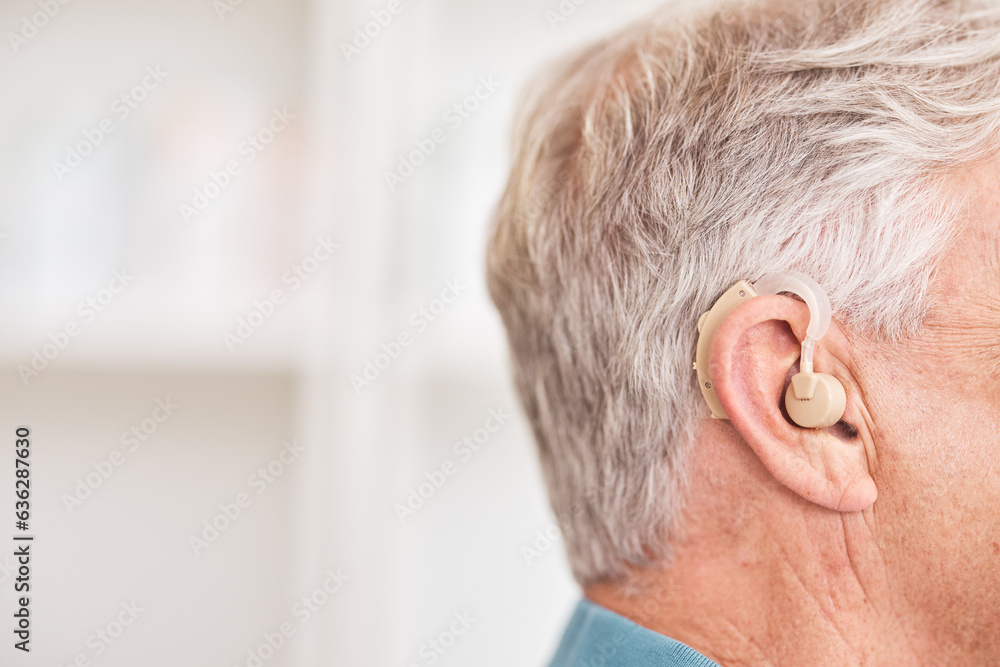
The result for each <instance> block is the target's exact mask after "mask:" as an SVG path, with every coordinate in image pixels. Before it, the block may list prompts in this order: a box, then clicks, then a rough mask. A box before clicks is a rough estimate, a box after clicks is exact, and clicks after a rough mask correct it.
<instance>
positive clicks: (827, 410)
mask: <svg viewBox="0 0 1000 667" xmlns="http://www.w3.org/2000/svg"><path fill="white" fill-rule="evenodd" d="M781 292H791V293H793V294H797V295H798V296H800V297H802V300H803V301H805V302H806V305H807V306H809V327H808V328H807V329H806V337H805V338H804V339H803V340H802V356H801V358H800V359H799V372H798V373H796V374H795V375H793V376H792V382H791V384H789V385H788V390H787V391H786V392H785V410H787V411H788V416H789V417H790V418H791V419H792V421H793V422H795V423H796V424H798V425H799V426H802V427H804V428H827V427H828V426H833V425H834V424H836V423H837V422H838V421H840V418H841V417H842V416H843V415H844V409H845V408H846V406H847V394H846V393H845V392H844V386H843V385H842V384H840V381H839V380H837V379H836V378H835V377H833V376H832V375H827V374H826V373H814V372H813V353H814V352H815V350H816V341H818V340H819V339H820V338H822V337H823V334H825V333H826V330H827V329H828V328H829V327H830V315H831V309H830V300H829V299H827V298H826V293H825V292H823V289H822V288H821V287H820V286H819V285H818V284H816V281H814V280H813V279H812V278H810V277H809V276H807V275H805V274H803V273H799V272H798V271H783V272H781V273H776V274H773V275H769V276H764V277H763V278H761V279H760V280H758V281H757V282H756V283H754V284H753V285H751V284H750V283H749V282H747V281H746V280H741V281H739V282H738V283H736V284H735V285H733V286H732V287H730V288H729V289H728V290H726V293H725V294H723V295H722V296H721V297H719V300H718V301H716V302H715V305H714V306H712V309H711V310H709V311H708V312H707V313H704V314H702V316H701V318H700V319H699V320H698V352H697V357H696V361H695V363H694V369H695V370H696V371H698V384H699V386H700V387H701V393H702V394H703V395H704V396H705V401H706V402H707V403H708V407H709V408H711V409H712V417H713V418H715V419H729V415H727V414H726V411H725V410H724V409H723V407H722V404H721V403H719V398H718V397H717V396H716V395H715V390H714V389H713V388H712V379H711V378H710V377H709V375H708V369H709V355H710V353H711V350H712V339H713V338H714V337H715V332H716V331H717V330H718V328H719V325H720V324H722V321H723V320H724V319H726V316H727V315H729V313H731V312H732V311H733V309H735V308H736V306H738V305H740V304H741V303H743V302H744V301H746V300H747V299H751V298H753V297H755V296H757V295H759V294H780V293H781Z"/></svg>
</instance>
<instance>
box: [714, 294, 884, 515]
mask: <svg viewBox="0 0 1000 667" xmlns="http://www.w3.org/2000/svg"><path fill="white" fill-rule="evenodd" d="M808 324H809V310H808V308H807V307H806V305H805V304H804V303H802V302H801V301H797V300H795V299H792V298H789V297H784V296H772V295H762V296H758V297H754V298H752V299H750V300H748V301H746V302H745V303H742V304H740V305H739V306H738V307H737V308H736V309H735V310H733V311H732V312H731V313H730V314H729V315H728V316H727V317H726V318H725V320H724V321H723V322H722V323H721V324H720V325H719V327H718V329H717V330H716V332H715V336H714V340H713V341H712V346H711V367H710V375H711V379H712V383H713V386H714V390H715V393H716V395H717V397H718V400H719V402H720V403H721V405H722V407H723V408H724V409H725V411H726V413H727V414H728V416H729V419H730V421H731V423H732V426H733V428H735V429H736V431H737V432H738V433H739V434H740V436H741V437H742V439H743V440H744V441H745V442H746V443H747V444H748V445H749V446H750V448H751V449H752V450H753V451H754V453H755V454H756V455H757V457H758V458H759V459H760V461H761V463H762V464H763V465H764V467H765V468H766V469H767V470H768V472H769V473H770V474H771V475H772V476H773V477H774V478H775V479H777V480H778V481H779V482H781V483H782V484H783V485H784V486H786V487H787V488H788V489H790V490H791V491H793V492H795V493H797V494H798V495H800V496H801V497H803V498H805V499H806V500H809V501H810V502H813V503H816V504H817V505H821V506H823V507H826V508H829V509H832V510H837V511H841V512H855V511H860V510H863V509H866V508H867V507H869V506H871V504H872V503H874V502H875V498H876V496H877V491H876V488H875V482H874V480H873V479H872V477H871V475H870V473H869V470H868V460H867V456H866V454H865V450H864V447H863V446H862V445H861V444H860V443H857V442H844V441H843V440H842V439H841V438H839V437H837V436H836V435H834V434H832V433H831V432H828V431H826V430H823V429H807V428H801V427H799V426H796V425H795V424H792V423H789V421H788V420H787V419H786V418H785V416H784V414H783V413H782V410H781V407H782V402H783V400H784V395H785V391H786V389H785V384H786V379H787V377H788V372H789V369H791V368H792V367H793V366H794V365H795V363H796V361H797V360H798V359H799V354H800V351H801V344H800V341H801V340H802V338H803V337H804V336H805V332H806V328H807V326H808ZM818 359H820V360H821V362H822V367H820V368H818V369H817V370H825V371H827V372H828V373H832V371H833V370H834V368H833V366H834V360H835V357H834V356H833V355H831V354H830V353H829V352H827V351H826V350H825V349H823V350H822V356H821V357H818ZM846 368H847V365H846V364H844V363H840V364H837V369H838V370H844V369H846ZM837 384H838V385H839V384H840V382H837ZM790 389H791V390H792V391H794V389H792V388H790ZM802 389H806V388H802Z"/></svg>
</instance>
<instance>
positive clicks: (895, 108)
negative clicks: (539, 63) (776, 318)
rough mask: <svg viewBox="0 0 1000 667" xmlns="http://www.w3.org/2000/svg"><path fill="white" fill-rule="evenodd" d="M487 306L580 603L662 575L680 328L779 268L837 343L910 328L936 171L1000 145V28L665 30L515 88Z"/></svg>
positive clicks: (927, 17)
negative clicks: (503, 333)
mask: <svg viewBox="0 0 1000 667" xmlns="http://www.w3.org/2000/svg"><path fill="white" fill-rule="evenodd" d="M524 108H525V111H524V112H523V113H522V115H521V117H520V119H519V123H518V127H517V132H516V135H517V140H516V145H515V155H514V164H513V168H512V172H511V175H510V180H509V182H508V185H507V188H506V191H505V193H504V195H503V198H502V200H501V202H500V204H499V207H498V210H497V213H496V218H495V221H494V228H493V232H492V236H491V239H490V242H489V250H488V261H487V263H488V282H489V287H490V293H491V295H492V298H493V300H494V302H495V303H496V305H497V308H498V309H499V311H500V313H501V315H502V317H503V321H504V324H505V326H506V328H507V332H508V336H509V341H510V346H511V352H512V357H513V366H514V376H515V381H516V384H517V388H518V390H519V393H520V396H521V400H522V404H523V406H524V409H525V411H526V413H527V416H528V418H529V420H530V422H531V424H532V428H533V430H534V434H535V438H536V440H537V443H538V447H539V450H540V457H541V462H542V468H543V471H544V474H545V477H546V481H547V483H548V486H549V493H550V499H551V503H552V506H553V509H554V510H555V512H556V515H557V516H558V517H559V521H560V524H561V527H562V529H563V532H564V535H565V542H566V545H567V549H568V554H569V559H570V564H571V566H572V568H573V572H574V574H575V576H576V578H577V579H578V580H579V581H580V583H582V584H584V585H587V584H590V583H594V582H597V581H602V580H614V579H621V578H623V577H624V576H625V575H627V574H628V572H629V571H630V570H631V569H632V568H637V567H643V566H647V565H650V564H652V563H655V562H658V561H664V560H668V559H669V558H670V556H671V554H670V549H669V546H668V538H669V536H670V535H671V534H672V532H673V531H676V530H679V529H680V527H681V526H680V525H679V522H678V514H679V512H680V509H681V508H682V506H683V501H684V496H685V492H686V489H687V484H686V476H685V469H686V464H685V461H686V459H687V458H688V453H689V451H690V450H691V448H692V447H694V446H697V443H696V442H695V439H694V434H695V427H696V426H697V424H698V423H699V422H700V420H703V419H705V418H707V417H708V415H709V411H708V408H707V407H706V405H705V403H704V400H703V398H702V396H701V393H700V391H699V389H698V386H697V379H696V376H695V374H694V373H693V372H692V368H691V362H692V359H693V358H694V352H695V345H696V338H697V333H696V329H695V324H696V322H697V321H698V316H699V315H700V314H701V313H702V312H704V311H706V310H708V309H709V308H710V307H711V305H712V303H713V302H714V301H715V300H716V299H717V298H718V297H719V296H720V295H721V294H722V292H723V291H725V290H726V289H727V288H728V287H729V286H730V285H732V284H733V283H734V282H735V281H737V280H739V279H741V278H745V279H749V280H756V279H757V278H759V277H760V276H761V275H763V274H766V273H770V272H775V271H780V270H784V269H796V270H799V271H803V272H805V273H807V274H809V275H810V276H812V277H813V278H814V279H815V280H816V281H818V282H819V283H820V284H821V285H822V286H823V287H824V289H825V290H826V292H827V294H828V295H829V297H830V301H831V303H832V305H833V308H834V316H835V317H836V318H837V319H838V321H839V322H840V323H841V325H842V326H845V327H848V328H849V329H850V330H852V331H855V332H857V333H863V334H864V335H866V336H869V337H871V338H872V339H873V340H887V341H888V340H900V339H903V338H905V337H908V336H912V335H914V334H916V333H918V332H919V331H920V328H921V325H922V321H923V319H924V317H925V315H926V313H927V311H928V310H929V308H930V307H931V305H932V304H930V303H929V302H928V286H929V284H930V281H931V279H932V277H933V274H934V271H935V269H936V267H937V264H938V261H939V259H940V257H941V255H942V254H943V252H944V251H945V250H946V249H947V247H948V246H949V244H950V242H951V241H952V240H953V239H954V237H955V234H956V231H957V229H958V227H959V223H960V221H961V210H960V206H959V203H956V202H951V201H949V200H948V198H947V197H946V196H945V195H944V190H943V183H944V180H943V179H944V178H945V172H946V171H948V170H950V169H952V168H955V167H960V166H962V165H967V164H971V163H973V162H974V161H977V160H980V159H983V158H985V157H986V156H988V155H989V154H990V153H992V152H993V151H994V149H995V148H996V147H997V145H998V144H997V141H996V138H997V136H998V135H997V131H998V129H1000V6H998V4H997V3H996V2H985V1H982V2H981V1H977V0H883V1H880V0H856V1H851V0H760V1H758V2H753V3H746V2H744V3H739V4H725V5H721V6H715V7H713V8H711V9H708V10H697V11H696V10H685V11H683V12H681V11H678V10H677V9H676V8H665V9H663V10H660V11H659V12H657V13H655V14H653V15H652V16H650V17H649V18H648V19H646V20H644V21H642V22H640V23H638V24H636V25H634V26H632V27H630V28H628V29H626V30H624V31H622V32H621V33H619V34H617V35H615V36H612V37H610V38H608V39H606V40H603V41H601V42H599V43H597V44H595V45H592V46H590V47H589V48H587V49H586V50H584V51H583V52H581V53H579V54H576V55H574V56H573V57H572V58H569V59H567V60H564V61H562V62H560V63H558V64H557V65H556V66H554V67H553V68H552V69H551V71H550V72H549V74H548V75H547V76H545V77H543V78H541V79H539V80H538V81H536V84H535V86H534V87H532V88H531V89H530V94H529V95H528V96H527V98H526V100H525V105H524Z"/></svg>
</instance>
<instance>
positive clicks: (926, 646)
mask: <svg viewBox="0 0 1000 667" xmlns="http://www.w3.org/2000/svg"><path fill="white" fill-rule="evenodd" d="M718 470H719V469H718V468H716V470H715V474H714V475H711V474H708V475H701V476H700V477H699V474H698V472H699V471H695V475H693V478H694V479H714V481H713V483H712V486H713V488H711V489H700V490H694V489H693V490H692V493H691V494H690V496H689V497H691V498H700V499H714V500H713V501H707V502H706V503H704V504H703V505H702V507H701V509H700V511H699V509H698V508H692V507H690V506H689V508H688V511H687V512H686V517H685V521H684V525H685V526H687V527H689V528H688V530H687V531H686V534H685V535H684V536H683V537H682V538H680V539H675V540H674V541H673V545H674V547H675V548H674V554H675V556H674V558H673V559H672V560H671V561H670V563H669V564H668V565H665V566H663V567H659V568H651V569H647V570H642V571H639V572H636V573H634V576H632V577H630V578H629V582H630V583H629V585H624V584H621V583H600V584H595V585H592V586H589V587H587V588H586V590H585V594H586V596H587V597H588V598H590V599H591V600H593V601H594V602H596V603H597V604H600V605H602V606H604V607H606V608H608V609H610V610H612V611H614V612H616V613H618V614H621V615H622V616H625V617H626V618H629V619H631V620H632V621H634V622H636V623H638V624H639V625H642V626H644V627H646V628H649V629H651V630H654V631H656V632H659V633H661V634H664V635H666V636H668V637H672V638H674V639H676V640H678V641H681V642H684V643H685V644H687V645H688V646H691V647H692V648H694V649H696V650H698V651H700V652H701V653H703V654H704V655H706V656H708V657H709V658H712V659H714V660H715V661H716V662H718V663H720V664H722V665H726V666H727V667H733V666H736V665H775V666H778V665H797V666H798V665H833V664H836V665H901V664H914V665H916V664H935V663H933V660H931V658H938V659H939V656H940V655H941V653H940V651H941V647H938V646H935V644H934V642H933V641H931V639H930V636H931V634H930V633H929V632H921V631H920V629H919V628H916V627H914V625H915V624H916V623H917V622H918V621H915V619H916V618H917V617H916V616H915V615H914V614H912V613H910V611H911V610H909V609H908V608H907V603H906V600H905V599H904V598H903V596H902V595H899V594H897V593H895V592H894V590H893V588H892V583H891V582H892V578H891V577H890V576H889V570H888V568H887V566H886V564H885V561H884V559H883V557H882V553H881V550H880V549H879V548H878V545H877V542H876V540H875V537H874V535H873V533H872V526H873V525H874V523H875V516H874V515H873V514H872V510H867V511H865V512H864V513H852V514H841V513H838V512H832V511H829V510H825V509H823V508H819V507H817V506H815V505H812V504H810V503H807V502H805V501H801V502H800V501H799V500H797V497H792V496H791V494H790V493H789V492H787V490H785V489H784V488H783V487H778V486H774V485H769V484H768V482H767V480H766V479H765V478H764V477H763V476H762V477H761V479H759V480H751V482H752V485H749V486H748V485H743V484H740V483H739V481H737V480H727V479H720V477H719V474H718ZM743 481H746V480H743ZM734 482H735V483H734ZM775 484H776V483H775ZM709 502H711V503H713V504H712V506H708V503H709ZM716 503H717V504H716ZM733 508H738V509H737V510H735V511H734V509H733Z"/></svg>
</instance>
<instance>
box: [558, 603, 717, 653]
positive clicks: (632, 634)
mask: <svg viewBox="0 0 1000 667" xmlns="http://www.w3.org/2000/svg"><path fill="white" fill-rule="evenodd" d="M647 666H648V667H719V664H718V663H716V662H714V661H712V660H709V659H708V658H706V657H705V656H703V655H702V654H701V653H698V652H697V651H695V650H694V649H693V648H691V647H690V646H687V645H685V644H682V643H680V642H679V641H677V640H675V639H670V638H669V637H665V636H664V635H661V634H660V633H658V632H653V631H652V630H647V629H646V628H644V627H642V626H641V625H636V624H635V623H633V622H632V621H630V620H628V619H627V618H625V617H624V616H619V615H618V614H616V613H614V612H613V611H608V610H607V609H605V608H604V607H600V606H598V605H596V604H594V603H593V602H589V601H588V600H581V601H580V604H578V605H577V606H576V611H575V612H574V613H573V618H572V619H571V620H570V622H569V626H568V627H567V628H566V633H565V634H564V635H563V638H562V642H561V643H560V644H559V650H558V651H556V656H555V657H554V658H553V659H552V664H551V666H550V667H647Z"/></svg>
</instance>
